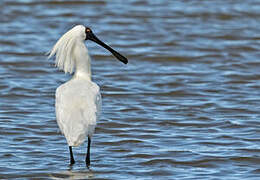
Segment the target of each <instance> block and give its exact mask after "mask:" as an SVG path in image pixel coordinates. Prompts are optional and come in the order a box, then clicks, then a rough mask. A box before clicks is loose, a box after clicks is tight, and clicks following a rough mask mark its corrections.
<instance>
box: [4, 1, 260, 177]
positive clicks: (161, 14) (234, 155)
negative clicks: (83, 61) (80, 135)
mask: <svg viewBox="0 0 260 180" xmlns="http://www.w3.org/2000/svg"><path fill="white" fill-rule="evenodd" d="M259 10H260V2H259V1H257V0H250V1H240V2H239V1H233V0H228V1H219V0H211V1H170V0H168V1H148V0H131V1H127V2H122V1H116V0H113V1H109V2H106V1H88V2H86V1H51V0H41V1H36V0H14V1H8V0H3V1H1V2H0V15H1V16H0V25H1V28H0V77H1V79H0V129H1V131H0V139H1V144H0V178H1V179H10V178H21V179H33V178H38V179H40V178H42V179H45V178H48V179H59V178H65V179H88V178H89V179H257V178H260V166H259V162H260V123H259V119H260V114H259V112H260V111H259V110H260V109H259V107H260V91H259V88H260V68H259V67H260V61H259V58H260V52H259V49H260V34H259V32H260V21H259V15H260V13H259V12H260V11H259ZM75 24H84V25H87V26H90V27H92V29H93V31H94V32H95V33H96V35H97V36H98V37H99V38H100V39H102V40H103V41H105V42H107V43H108V44H110V45H111V46H112V47H113V48H115V49H116V50H118V51H119V52H120V53H122V54H124V55H125V56H127V57H128V59H129V64H128V65H127V66H126V65H124V64H122V63H120V62H119V61H117V60H115V58H114V57H113V56H112V55H111V54H110V53H109V52H107V51H105V50H104V49H103V48H101V47H99V46H97V45H96V44H94V43H92V42H87V43H86V44H87V46H88V48H89V51H90V53H91V56H92V60H93V61H92V71H93V80H94V81H95V82H97V83H98V84H99V85H100V86H101V90H102V96H103V114H102V118H101V120H100V121H99V124H98V126H97V129H96V134H95V135H94V137H93V139H92V142H93V144H92V149H91V151H92V152H91V158H92V167H91V171H90V170H88V169H86V167H85V164H84V159H85V152H86V144H85V145H84V146H81V147H79V148H74V155H75V160H76V164H75V165H74V166H73V167H72V168H70V167H69V166H68V164H69V152H68V147H67V144H66V141H65V138H64V137H63V136H62V135H61V134H60V132H59V130H58V126H57V124H56V120H55V109H54V94H55V89H56V88H57V87H58V86H59V85H60V84H61V83H63V82H65V81H66V80H68V79H69V78H70V76H69V75H64V74H63V73H62V72H60V71H58V70H57V69H56V68H55V67H54V65H53V60H47V59H46V56H45V55H44V54H45V52H47V51H49V50H50V49H51V47H52V46H53V45H54V43H55V42H56V40H57V39H58V38H59V37H60V36H61V35H62V34H63V33H65V32H66V31H67V30H68V29H70V28H71V27H73V26H74V25H75Z"/></svg>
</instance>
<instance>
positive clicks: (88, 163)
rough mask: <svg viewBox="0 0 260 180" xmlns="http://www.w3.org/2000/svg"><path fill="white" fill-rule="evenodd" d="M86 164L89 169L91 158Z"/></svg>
mask: <svg viewBox="0 0 260 180" xmlns="http://www.w3.org/2000/svg"><path fill="white" fill-rule="evenodd" d="M86 166H87V168H88V169H89V167H90V160H89V159H86Z"/></svg>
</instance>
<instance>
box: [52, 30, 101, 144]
mask: <svg viewBox="0 0 260 180" xmlns="http://www.w3.org/2000/svg"><path fill="white" fill-rule="evenodd" d="M85 38H86V35H85V27H84V26H81V25H78V26H75V27H74V28H73V29H71V30H70V31H68V32H67V33H65V34H64V35H63V36H62V37H61V38H60V39H59V40H58V42H57V43H56V44H55V46H54V47H53V49H52V51H51V53H50V55H49V58H50V57H52V56H54V55H55V54H56V61H55V63H56V66H57V67H58V68H59V69H61V70H64V72H69V73H73V71H74V69H75V67H76V71H75V73H74V75H73V77H72V79H71V80H69V81H68V82H66V83H64V84H62V85H61V86H59V87H58V88H57V90H56V103H55V107H56V118H57V123H58V125H59V128H60V130H61V132H62V133H63V134H64V136H65V138H66V140H67V143H68V145H69V146H79V145H81V144H82V143H83V142H84V140H85V139H86V137H87V136H89V137H91V136H92V135H93V133H94V129H95V126H96V122H97V120H98V116H99V114H100V111H101V95H100V91H99V87H98V85H97V84H95V83H94V82H92V81H91V64H90V62H91V60H90V57H89V55H88V50H87V48H86V46H85V44H84V40H85Z"/></svg>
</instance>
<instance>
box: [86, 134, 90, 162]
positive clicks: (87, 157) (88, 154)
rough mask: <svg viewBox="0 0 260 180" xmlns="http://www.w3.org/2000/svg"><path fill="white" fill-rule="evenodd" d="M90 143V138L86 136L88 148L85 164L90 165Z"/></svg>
mask: <svg viewBox="0 0 260 180" xmlns="http://www.w3.org/2000/svg"><path fill="white" fill-rule="evenodd" d="M90 143H91V138H90V137H88V150H87V156H86V166H87V167H89V166H90Z"/></svg>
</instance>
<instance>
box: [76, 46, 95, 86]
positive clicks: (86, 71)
mask: <svg viewBox="0 0 260 180" xmlns="http://www.w3.org/2000/svg"><path fill="white" fill-rule="evenodd" d="M74 57H75V65H76V67H75V68H76V69H75V73H74V76H73V78H84V79H87V80H90V81H91V60H90V57H89V54H88V50H87V48H86V46H85V44H84V43H83V42H80V43H78V44H77V45H76V46H75V49H74Z"/></svg>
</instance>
